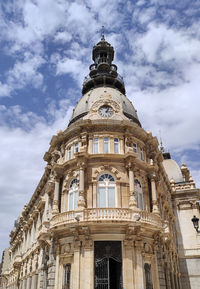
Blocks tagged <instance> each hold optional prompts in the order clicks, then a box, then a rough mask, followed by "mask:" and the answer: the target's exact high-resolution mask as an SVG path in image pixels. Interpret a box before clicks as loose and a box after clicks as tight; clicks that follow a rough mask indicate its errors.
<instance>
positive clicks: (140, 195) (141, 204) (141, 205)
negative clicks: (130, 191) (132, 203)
mask: <svg viewBox="0 0 200 289" xmlns="http://www.w3.org/2000/svg"><path fill="white" fill-rule="evenodd" d="M138 208H140V209H141V210H144V203H143V196H142V194H138Z"/></svg>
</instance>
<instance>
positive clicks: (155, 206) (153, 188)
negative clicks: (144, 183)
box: [151, 175, 160, 214]
mask: <svg viewBox="0 0 200 289" xmlns="http://www.w3.org/2000/svg"><path fill="white" fill-rule="evenodd" d="M151 193H152V205H153V213H155V214H159V213H160V211H159V208H158V201H157V195H156V182H155V175H152V176H151Z"/></svg>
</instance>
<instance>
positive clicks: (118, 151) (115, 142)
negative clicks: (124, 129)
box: [114, 137, 120, 154]
mask: <svg viewBox="0 0 200 289" xmlns="http://www.w3.org/2000/svg"><path fill="white" fill-rule="evenodd" d="M116 140H117V141H116ZM115 145H117V152H116V150H115ZM114 153H115V154H119V153H120V146H119V138H118V137H115V138H114Z"/></svg>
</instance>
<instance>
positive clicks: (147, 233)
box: [0, 36, 199, 289]
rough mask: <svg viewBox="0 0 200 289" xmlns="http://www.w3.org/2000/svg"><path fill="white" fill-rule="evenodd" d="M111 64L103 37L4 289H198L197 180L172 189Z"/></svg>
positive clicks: (50, 158)
mask: <svg viewBox="0 0 200 289" xmlns="http://www.w3.org/2000/svg"><path fill="white" fill-rule="evenodd" d="M113 57H114V50H113V48H112V46H111V45H110V44H109V43H107V42H106V41H105V39H104V36H102V39H101V41H100V42H99V43H98V44H97V45H96V46H95V47H94V48H93V60H94V64H93V65H91V66H90V75H89V77H87V78H86V80H85V82H84V85H83V97H82V99H81V100H80V101H79V103H78V105H77V106H76V108H75V110H74V112H73V115H72V119H71V121H70V124H69V126H68V128H66V130H65V131H59V132H58V133H57V135H56V136H53V138H52V140H51V142H50V148H49V150H48V152H46V153H45V156H44V160H45V161H46V162H47V166H46V168H45V172H44V174H43V176H42V178H41V180H40V182H39V184H38V186H37V188H36V190H35V192H34V194H33V196H32V198H31V200H30V202H29V203H28V205H27V206H25V207H24V209H23V211H22V213H21V215H20V216H19V218H18V220H17V223H16V226H15V228H14V229H13V231H12V232H11V234H10V247H9V250H6V251H5V253H4V258H3V268H2V274H1V287H0V288H10V289H17V288H20V289H53V288H55V289H80V288H81V289H94V288H98V289H101V288H105V289H106V288H110V289H114V288H116V289H181V288H182V289H185V288H187V289H189V288H192V289H196V288H198V287H197V285H195V284H196V283H195V282H197V281H196V279H195V278H193V279H192V280H194V281H191V280H190V279H191V278H192V276H191V278H190V277H188V276H189V275H188V274H190V275H192V274H196V275H198V272H196V273H195V270H193V267H195V264H196V263H195V262H197V258H198V250H199V249H198V246H197V241H198V240H197V239H198V236H197V234H196V233H195V231H194V228H193V227H192V224H191V216H192V215H193V214H196V215H197V216H198V214H199V207H198V204H199V203H198V200H199V191H198V190H197V189H195V186H194V183H193V182H192V181H191V179H190V180H189V183H188V182H187V180H186V182H183V184H182V185H180V184H176V183H175V181H174V180H171V183H170V180H169V177H168V175H167V172H166V170H165V168H164V166H163V153H162V151H160V150H159V148H158V141H157V139H156V138H155V137H153V136H152V134H151V133H149V132H146V131H145V130H144V129H143V128H142V127H141V125H140V122H139V120H138V118H137V114H136V111H135V109H134V107H133V105H132V103H131V102H130V101H129V100H128V99H127V97H126V95H125V88H124V84H123V81H122V79H121V78H120V76H119V75H118V73H117V67H116V66H115V65H114V64H112V60H113ZM182 171H184V170H182ZM187 185H189V187H187ZM189 204H190V206H189ZM188 206H189V208H188ZM185 212H187V215H186V213H185ZM187 222H188V226H187V229H186V226H185V224H186V223H187ZM188 228H189V229H188ZM188 230H189V231H188ZM191 237H192V238H193V239H191ZM177 240H178V241H177ZM185 244H187V246H186V247H185ZM194 255H195V256H196V257H194ZM193 257H194V258H193ZM188 268H189V269H188ZM189 270H190V272H188V271H189ZM193 272H194V273H193ZM180 277H181V278H180ZM181 279H182V280H183V282H182V283H183V284H182V285H183V286H182V287H181ZM186 279H187V282H189V283H187V284H189V285H187V286H186V285H184V282H186V281H184V280H186ZM189 286H190V287H189ZM195 286H196V287H195Z"/></svg>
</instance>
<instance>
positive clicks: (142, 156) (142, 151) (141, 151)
mask: <svg viewBox="0 0 200 289" xmlns="http://www.w3.org/2000/svg"><path fill="white" fill-rule="evenodd" d="M140 159H141V161H144V150H143V148H140Z"/></svg>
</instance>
